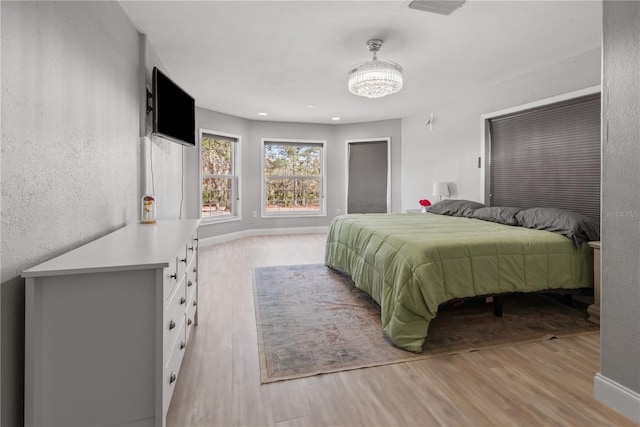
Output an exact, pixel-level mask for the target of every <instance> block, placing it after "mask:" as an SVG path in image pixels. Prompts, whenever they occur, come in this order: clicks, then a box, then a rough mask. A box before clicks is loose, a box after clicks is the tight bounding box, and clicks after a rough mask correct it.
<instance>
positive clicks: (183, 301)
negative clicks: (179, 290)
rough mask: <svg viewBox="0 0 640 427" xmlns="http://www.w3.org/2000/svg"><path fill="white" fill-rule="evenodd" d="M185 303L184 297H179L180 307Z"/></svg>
mask: <svg viewBox="0 0 640 427" xmlns="http://www.w3.org/2000/svg"><path fill="white" fill-rule="evenodd" d="M185 302H187V300H186V299H184V297H180V305H182V304H184V303H185Z"/></svg>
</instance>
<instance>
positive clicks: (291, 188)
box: [263, 141, 324, 215]
mask: <svg viewBox="0 0 640 427" xmlns="http://www.w3.org/2000/svg"><path fill="white" fill-rule="evenodd" d="M323 150H324V144H323V143H311V142H287V141H264V170H263V177H264V190H263V191H264V194H263V201H264V204H265V205H264V206H263V208H264V212H265V213H266V214H267V215H269V214H278V213H285V214H291V213H300V214H304V213H323V203H322V202H323V200H322V199H323V179H324V177H323V172H322V171H323Z"/></svg>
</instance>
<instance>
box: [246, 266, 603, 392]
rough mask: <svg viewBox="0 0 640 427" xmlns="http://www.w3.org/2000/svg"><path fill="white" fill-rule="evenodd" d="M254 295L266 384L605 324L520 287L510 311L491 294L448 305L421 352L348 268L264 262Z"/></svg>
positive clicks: (573, 332)
mask: <svg viewBox="0 0 640 427" xmlns="http://www.w3.org/2000/svg"><path fill="white" fill-rule="evenodd" d="M254 302H255V312H256V324H257V330H258V347H259V355H260V375H261V381H262V383H269V382H274V381H281V380H287V379H293V378H301V377H307V376H312V375H318V374H324V373H330V372H337V371H344V370H350V369H358V368H364V367H371V366H379V365H386V364H391V363H399V362H407V361H412V360H420V359H426V358H431V357H436V356H444V355H450V354H455V353H461V352H468V351H475V350H482V349H487V348H493V347H497V346H504V345H514V344H519V343H525V342H532V341H540V340H546V339H550V338H560V337H565V336H570V335H578V334H587V333H597V332H598V331H599V327H598V325H594V324H592V323H590V322H588V321H587V320H586V318H587V315H586V311H585V310H577V309H574V308H571V307H569V306H566V305H564V304H561V303H560V302H558V301H555V300H554V299H552V298H549V297H546V296H544V295H541V294H513V295H508V296H505V301H504V311H503V316H502V317H496V316H494V315H493V310H492V307H491V305H490V304H484V300H480V301H476V302H475V303H474V302H473V301H465V302H463V303H462V304H463V306H462V307H455V308H453V307H450V306H442V307H441V308H440V309H439V311H438V316H437V317H436V318H435V319H433V320H432V321H431V324H430V326H429V331H428V332H429V333H428V337H427V339H426V341H425V345H424V346H423V352H422V353H420V354H415V353H411V352H407V351H405V350H401V349H399V348H397V347H395V346H394V345H393V344H392V343H391V342H390V341H389V340H388V339H387V338H386V337H385V335H384V333H383V332H382V326H381V323H380V307H379V305H378V304H377V303H376V302H375V301H374V300H373V299H372V298H371V297H369V295H367V294H366V293H365V292H363V291H360V290H359V289H357V288H356V287H355V285H354V284H353V282H352V281H351V278H350V277H349V276H348V275H345V274H343V273H340V272H337V271H335V270H332V269H329V268H327V267H325V266H324V265H315V264H314V265H292V266H277V267H261V268H256V269H255V272H254ZM465 305H466V306H465Z"/></svg>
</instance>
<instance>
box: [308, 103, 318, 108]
mask: <svg viewBox="0 0 640 427" xmlns="http://www.w3.org/2000/svg"><path fill="white" fill-rule="evenodd" d="M307 108H316V106H315V105H311V104H309V105H307Z"/></svg>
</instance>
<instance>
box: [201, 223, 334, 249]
mask: <svg viewBox="0 0 640 427" xmlns="http://www.w3.org/2000/svg"><path fill="white" fill-rule="evenodd" d="M327 231H329V227H328V226H322V227H292V228H255V229H252V230H242V231H237V232H235V233H227V234H221V235H219V236H211V237H205V238H203V239H200V240H199V241H198V244H199V245H200V246H209V245H215V244H218V243H224V242H230V241H232V240H238V239H242V238H244V237H257V236H276V235H282V234H312V233H326V232H327Z"/></svg>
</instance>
